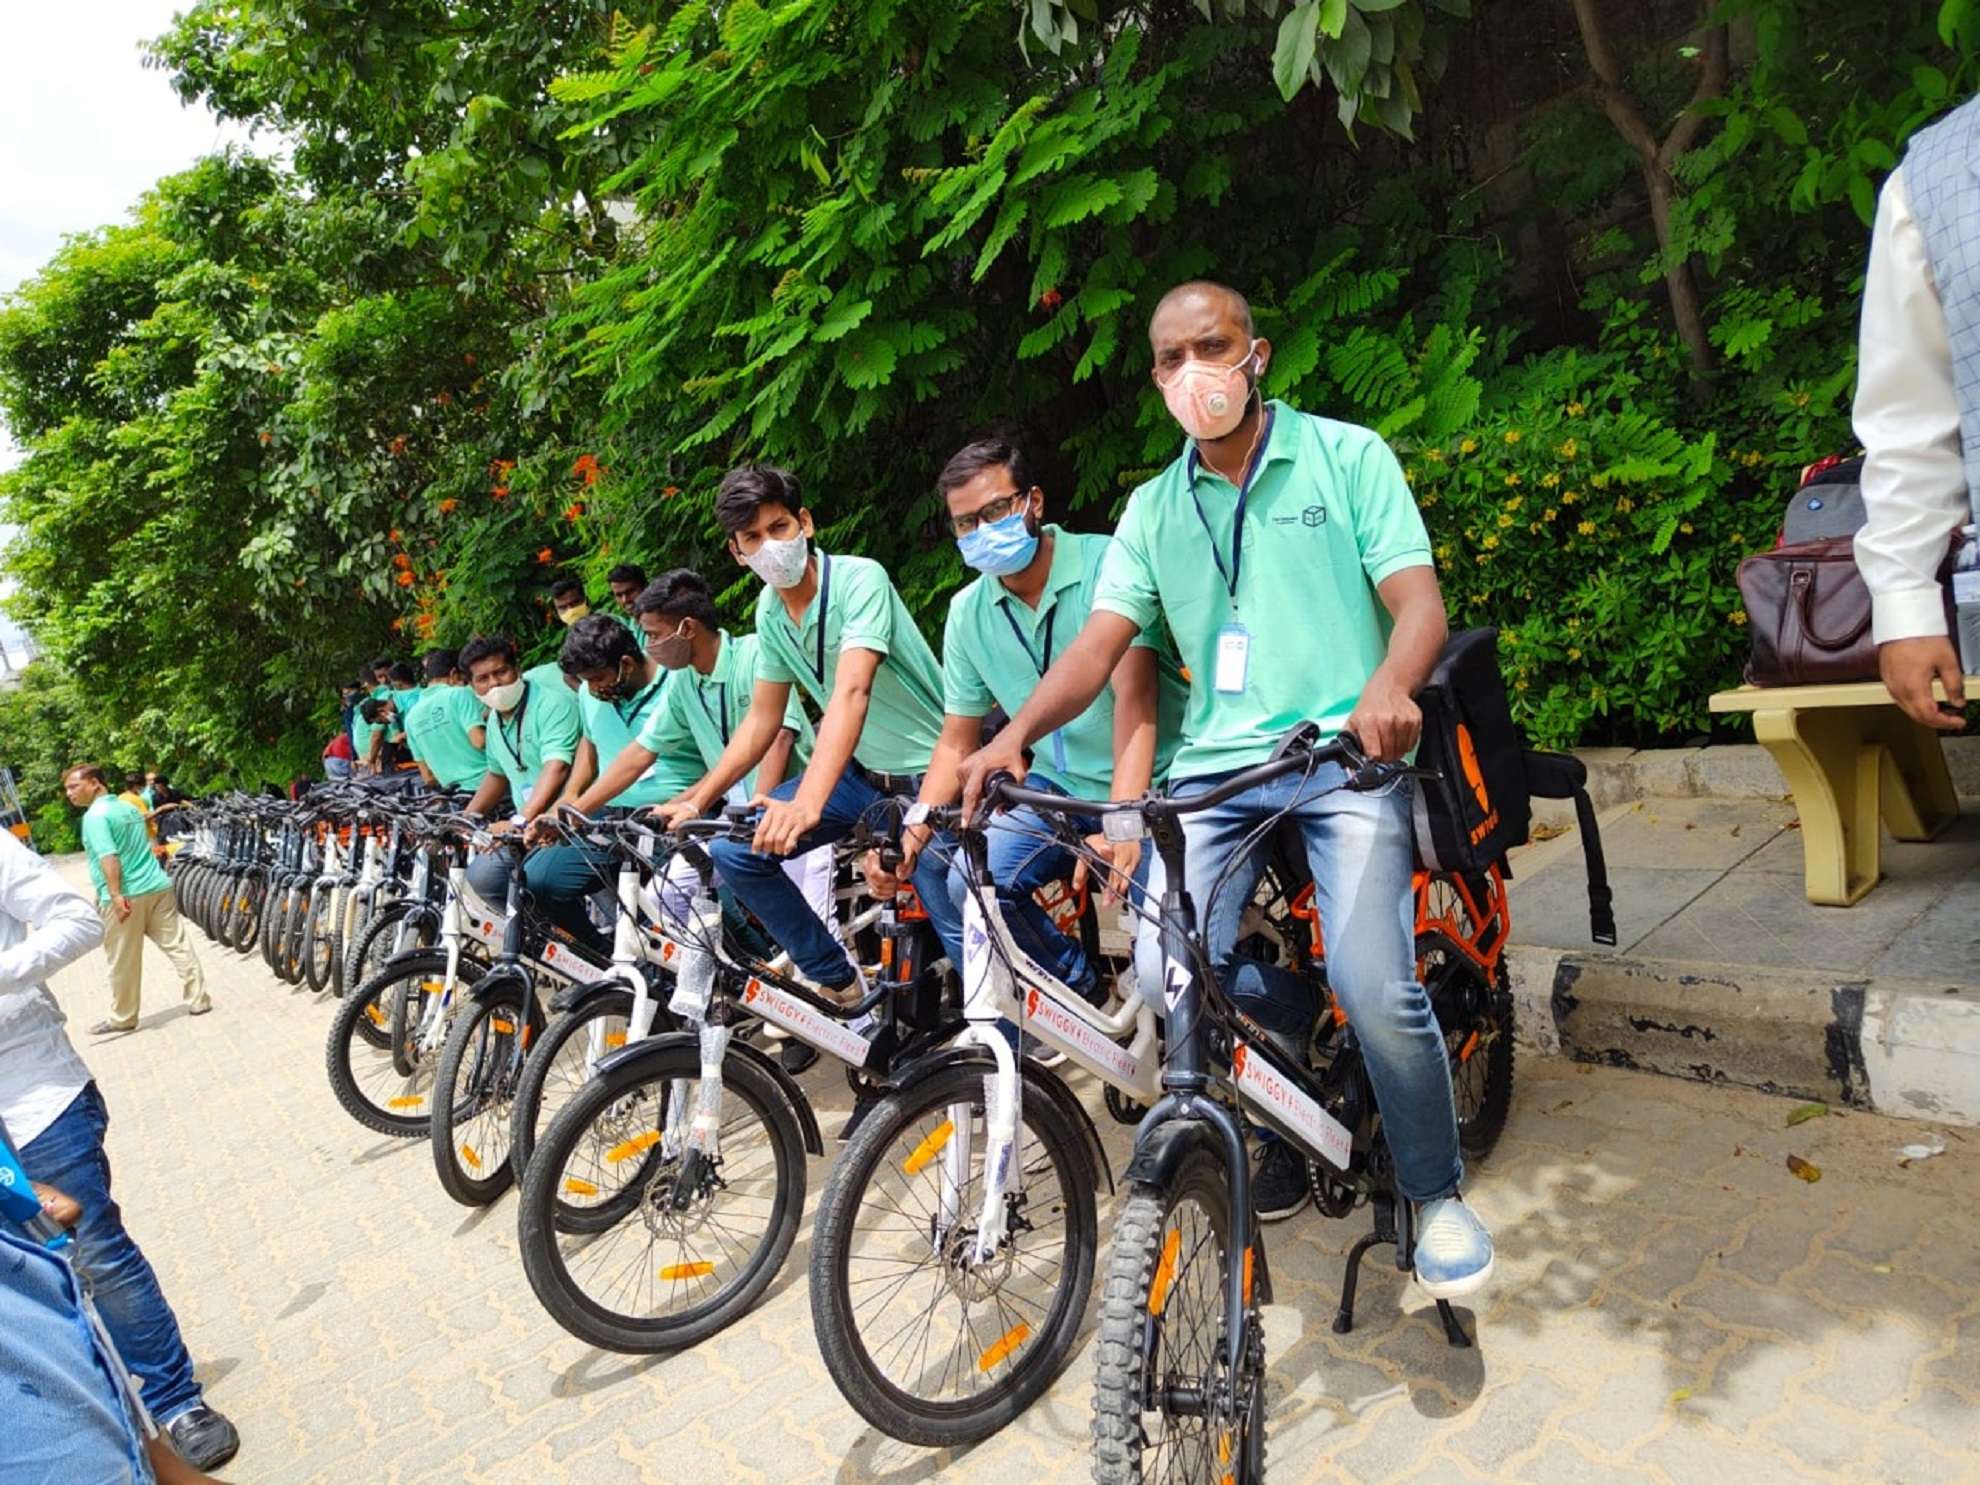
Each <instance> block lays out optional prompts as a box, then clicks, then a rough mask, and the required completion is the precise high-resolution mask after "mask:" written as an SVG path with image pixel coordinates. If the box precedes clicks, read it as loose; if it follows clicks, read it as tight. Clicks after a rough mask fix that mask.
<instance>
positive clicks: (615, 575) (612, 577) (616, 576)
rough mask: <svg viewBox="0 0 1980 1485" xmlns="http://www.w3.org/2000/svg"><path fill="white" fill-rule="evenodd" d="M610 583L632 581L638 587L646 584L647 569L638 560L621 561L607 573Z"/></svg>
mask: <svg viewBox="0 0 1980 1485" xmlns="http://www.w3.org/2000/svg"><path fill="white" fill-rule="evenodd" d="M605 581H606V582H608V583H632V584H634V585H635V586H636V587H641V588H644V587H645V586H646V569H645V568H644V567H641V566H640V565H639V564H638V563H636V562H621V563H620V564H619V565H618V566H617V567H615V568H613V569H612V570H611V571H610V572H608V573H606V574H605Z"/></svg>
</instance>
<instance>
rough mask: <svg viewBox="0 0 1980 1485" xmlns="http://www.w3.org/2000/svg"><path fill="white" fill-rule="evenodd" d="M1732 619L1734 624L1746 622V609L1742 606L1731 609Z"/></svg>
mask: <svg viewBox="0 0 1980 1485" xmlns="http://www.w3.org/2000/svg"><path fill="white" fill-rule="evenodd" d="M1732 621H1733V623H1735V624H1744V623H1745V622H1746V610H1745V609H1743V608H1736V609H1734V610H1733V611H1732Z"/></svg>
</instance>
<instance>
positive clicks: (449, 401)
mask: <svg viewBox="0 0 1980 1485" xmlns="http://www.w3.org/2000/svg"><path fill="white" fill-rule="evenodd" d="M433 402H434V405H435V406H436V407H451V406H453V403H454V394H453V393H452V392H442V393H440V394H439V395H438V396H437V397H435V398H434V399H433Z"/></svg>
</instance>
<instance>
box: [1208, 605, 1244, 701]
mask: <svg viewBox="0 0 1980 1485" xmlns="http://www.w3.org/2000/svg"><path fill="white" fill-rule="evenodd" d="M1250 675H1251V631H1250V630H1249V629H1246V628H1245V627H1244V622H1243V621H1242V620H1241V619H1239V618H1238V616H1237V615H1236V614H1235V613H1234V614H1232V615H1231V618H1230V622H1229V623H1227V624H1225V625H1224V627H1223V628H1222V629H1219V630H1218V631H1217V668H1216V673H1215V674H1214V675H1213V676H1212V678H1211V679H1212V684H1213V685H1214V686H1215V687H1216V690H1217V694H1218V695H1219V696H1242V695H1243V694H1244V687H1245V682H1246V681H1247V680H1248V679H1249V678H1250Z"/></svg>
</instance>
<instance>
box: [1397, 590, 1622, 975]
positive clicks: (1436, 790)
mask: <svg viewBox="0 0 1980 1485" xmlns="http://www.w3.org/2000/svg"><path fill="white" fill-rule="evenodd" d="M1416 702H1417V705H1418V706H1420V707H1421V708H1422V709H1423V741H1422V743H1421V744H1420V745H1419V747H1418V751H1417V760H1416V761H1417V762H1418V763H1419V764H1421V765H1422V766H1423V767H1425V768H1434V769H1436V770H1437V772H1438V773H1439V774H1440V775H1441V777H1440V778H1439V779H1437V780H1436V781H1434V782H1432V781H1429V780H1425V781H1424V782H1423V784H1422V786H1421V787H1420V788H1419V789H1418V790H1417V792H1416V854H1417V859H1418V860H1419V861H1421V862H1422V864H1423V865H1424V866H1426V867H1428V868H1429V869H1430V870H1432V871H1440V872H1449V873H1453V874H1458V873H1474V874H1475V873H1480V872H1484V871H1486V870H1488V869H1489V868H1491V867H1493V866H1497V867H1499V868H1500V869H1501V870H1502V871H1505V872H1506V874H1507V875H1508V876H1510V875H1511V871H1510V868H1509V867H1508V866H1507V864H1506V852H1508V851H1510V850H1511V849H1512V848H1513V847H1514V846H1523V845H1525V844H1526V843H1527V841H1528V840H1529V839H1531V836H1532V826H1533V799H1534V797H1535V796H1536V795H1537V796H1538V797H1540V798H1542V799H1572V800H1573V801H1574V813H1575V820H1576V822H1577V824H1578V825H1579V827H1580V830H1581V844H1582V852H1583V856H1584V858H1585V860H1586V862H1587V867H1588V922H1589V936H1590V937H1592V938H1593V939H1594V940H1595V942H1597V943H1599V944H1613V943H1615V941H1616V916H1615V907H1614V899H1613V894H1612V893H1611V892H1610V891H1609V874H1608V867H1607V865H1606V864H1605V862H1604V861H1603V859H1602V836H1601V832H1600V830H1599V828H1598V827H1597V825H1596V822H1595V806H1594V804H1593V803H1592V802H1591V801H1590V800H1589V798H1588V766H1587V765H1586V764H1584V763H1583V762H1582V761H1581V760H1580V759H1579V758H1576V757H1574V756H1572V755H1571V754H1567V753H1545V752H1540V751H1538V750H1535V749H1532V748H1528V747H1527V746H1526V739H1525V738H1524V737H1522V736H1521V735H1520V732H1519V729H1518V728H1517V727H1516V726H1514V725H1513V719H1512V707H1511V705H1510V703H1509V702H1508V701H1507V699H1506V683H1505V678H1504V677H1503V676H1502V675H1501V674H1500V673H1499V631H1498V630H1496V629H1466V630H1463V631H1461V632H1459V633H1457V634H1453V635H1452V636H1451V637H1450V640H1449V642H1448V643H1446V644H1445V646H1444V652H1443V654H1441V655H1440V656H1438V657H1437V665H1436V668H1435V669H1434V670H1432V671H1431V673H1430V679H1429V681H1428V682H1426V683H1425V685H1424V687H1423V689H1422V690H1421V691H1420V692H1418V693H1417V697H1416Z"/></svg>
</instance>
